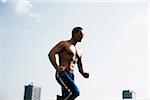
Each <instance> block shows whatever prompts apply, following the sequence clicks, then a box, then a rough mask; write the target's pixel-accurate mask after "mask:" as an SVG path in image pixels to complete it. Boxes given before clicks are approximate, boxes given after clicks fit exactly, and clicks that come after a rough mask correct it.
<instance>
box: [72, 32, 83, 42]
mask: <svg viewBox="0 0 150 100" xmlns="http://www.w3.org/2000/svg"><path fill="white" fill-rule="evenodd" d="M83 36H84V33H83V31H82V30H80V31H79V32H77V33H76V34H75V35H74V39H75V40H76V41H77V42H81V40H82V38H83Z"/></svg>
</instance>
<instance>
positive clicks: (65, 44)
mask: <svg viewBox="0 0 150 100" xmlns="http://www.w3.org/2000/svg"><path fill="white" fill-rule="evenodd" d="M83 35H84V34H83V32H82V28H81V27H75V28H74V29H73V30H72V37H71V39H70V40H65V41H61V42H59V43H58V44H57V45H56V46H54V47H53V48H52V50H51V51H50V53H49V55H48V56H49V59H50V61H51V63H52V65H53V66H54V68H55V69H56V80H57V82H58V83H59V84H60V85H61V87H62V96H59V95H57V100H74V99H75V98H76V97H78V96H79V89H78V87H77V86H76V84H75V83H74V74H73V70H74V68H73V67H74V65H75V64H76V63H77V65H78V69H79V72H80V73H81V74H82V75H83V77H85V78H88V77H89V73H86V72H84V71H83V68H82V60H81V57H82V55H81V52H79V50H77V49H76V47H75V45H76V44H77V42H81V40H82V38H83ZM56 54H58V57H59V64H57V62H56V57H55V56H56Z"/></svg>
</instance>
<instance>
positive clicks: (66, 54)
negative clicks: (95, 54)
mask: <svg viewBox="0 0 150 100" xmlns="http://www.w3.org/2000/svg"><path fill="white" fill-rule="evenodd" d="M58 56H59V66H64V67H65V68H66V70H67V71H69V72H71V73H73V69H74V68H73V67H74V64H76V63H77V60H78V57H79V55H78V53H77V50H76V48H75V46H74V45H73V44H71V43H69V42H68V41H65V43H64V48H63V50H62V51H61V52H59V53H58Z"/></svg>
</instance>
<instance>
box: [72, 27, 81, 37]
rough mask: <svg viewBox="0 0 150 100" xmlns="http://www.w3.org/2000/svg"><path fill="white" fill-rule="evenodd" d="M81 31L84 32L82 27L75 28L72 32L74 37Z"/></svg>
mask: <svg viewBox="0 0 150 100" xmlns="http://www.w3.org/2000/svg"><path fill="white" fill-rule="evenodd" d="M81 30H83V29H82V27H74V28H73V30H72V36H74V34H75V33H77V32H79V31H81Z"/></svg>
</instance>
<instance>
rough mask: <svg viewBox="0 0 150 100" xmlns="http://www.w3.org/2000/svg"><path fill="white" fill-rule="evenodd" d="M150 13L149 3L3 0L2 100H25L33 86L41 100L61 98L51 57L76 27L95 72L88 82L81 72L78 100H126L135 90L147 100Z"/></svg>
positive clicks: (0, 40)
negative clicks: (126, 92) (125, 94)
mask: <svg viewBox="0 0 150 100" xmlns="http://www.w3.org/2000/svg"><path fill="white" fill-rule="evenodd" d="M135 1H137V2H135ZM147 11H148V8H147V2H146V0H143V1H141V0H132V2H130V0H126V1H125V2H124V0H120V1H119V2H116V0H115V1H113V0H109V1H108V0H106V1H105V2H103V1H101V2H100V1H99V2H91V1H90V0H86V1H84V0H83V1H82V2H81V1H80V2H74V1H72V0H71V1H65V2H57V1H50V0H44V1H42V0H0V43H1V46H0V55H2V56H1V58H0V61H1V62H0V100H22V99H23V95H24V85H28V84H29V83H30V82H33V83H34V85H36V86H41V87H42V94H41V100H48V99H49V100H53V98H55V97H56V94H60V86H59V85H58V84H57V82H56V80H55V77H54V75H55V69H54V68H53V67H52V65H51V63H50V62H49V59H48V53H49V51H50V49H51V48H52V47H53V46H54V45H55V44H56V43H58V42H59V41H60V40H65V39H70V37H71V31H72V28H73V27H75V26H81V27H83V29H84V32H85V37H84V38H83V41H82V42H81V43H79V44H77V47H78V48H80V49H81V51H82V55H83V64H84V69H85V70H86V71H88V72H89V73H90V78H89V79H84V78H83V77H82V76H81V75H80V74H79V72H78V69H77V68H76V67H75V80H76V83H77V85H78V87H79V89H80V92H81V96H80V97H79V98H78V99H79V100H82V99H83V98H84V99H85V100H87V98H89V99H90V100H94V99H96V98H97V99H98V100H104V98H106V99H109V100H111V99H121V93H122V90H124V89H130V90H133V91H134V92H135V93H136V98H137V99H143V100H146V99H147V98H148V71H147V70H148V47H147V44H148V39H147V36H148V13H147ZM93 98H94V99H93Z"/></svg>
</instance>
